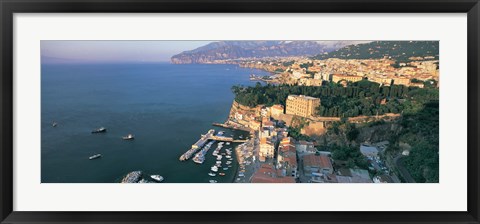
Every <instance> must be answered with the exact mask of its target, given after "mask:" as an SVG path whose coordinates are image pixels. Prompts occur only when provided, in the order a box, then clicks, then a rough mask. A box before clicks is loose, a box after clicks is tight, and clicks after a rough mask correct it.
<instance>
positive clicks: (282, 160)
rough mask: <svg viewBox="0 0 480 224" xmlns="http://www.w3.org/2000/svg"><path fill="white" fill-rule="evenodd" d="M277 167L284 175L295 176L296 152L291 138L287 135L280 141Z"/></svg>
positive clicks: (296, 167) (296, 168)
mask: <svg viewBox="0 0 480 224" xmlns="http://www.w3.org/2000/svg"><path fill="white" fill-rule="evenodd" d="M277 169H279V170H281V171H282V175H284V176H292V177H296V176H297V170H298V165H297V152H296V149H295V144H294V142H293V138H291V137H287V138H283V139H282V140H281V141H280V145H279V146H278V155H277Z"/></svg>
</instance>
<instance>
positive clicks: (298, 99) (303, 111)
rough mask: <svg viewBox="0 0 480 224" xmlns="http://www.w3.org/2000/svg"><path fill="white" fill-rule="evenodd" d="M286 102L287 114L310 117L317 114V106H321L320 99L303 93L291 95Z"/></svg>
mask: <svg viewBox="0 0 480 224" xmlns="http://www.w3.org/2000/svg"><path fill="white" fill-rule="evenodd" d="M286 104H287V110H286V114H291V115H297V116H301V117H310V116H314V115H315V113H316V109H317V107H319V106H320V99H319V98H314V97H310V96H303V95H289V96H288V97H287V102H286Z"/></svg>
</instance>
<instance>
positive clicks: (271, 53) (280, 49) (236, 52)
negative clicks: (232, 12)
mask: <svg viewBox="0 0 480 224" xmlns="http://www.w3.org/2000/svg"><path fill="white" fill-rule="evenodd" d="M336 43H337V44H332V43H331V42H325V41H220V42H213V43H210V44H208V45H205V46H203V47H200V48H197V49H194V50H191V51H185V52H182V53H180V54H177V55H174V56H173V57H172V58H171V62H172V63H174V64H192V63H197V64H208V63H215V61H216V60H227V59H238V58H263V57H288V56H312V55H317V54H322V53H324V52H330V51H334V50H337V49H339V48H340V47H344V46H346V45H348V44H350V43H351V42H348V41H347V42H345V41H343V42H336Z"/></svg>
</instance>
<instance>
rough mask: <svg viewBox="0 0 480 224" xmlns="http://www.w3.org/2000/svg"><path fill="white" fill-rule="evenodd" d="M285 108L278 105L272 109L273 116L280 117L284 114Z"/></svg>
mask: <svg viewBox="0 0 480 224" xmlns="http://www.w3.org/2000/svg"><path fill="white" fill-rule="evenodd" d="M283 111H284V108H283V106H282V105H279V104H276V105H273V106H272V107H270V113H271V115H272V116H275V117H276V116H280V115H282V114H283Z"/></svg>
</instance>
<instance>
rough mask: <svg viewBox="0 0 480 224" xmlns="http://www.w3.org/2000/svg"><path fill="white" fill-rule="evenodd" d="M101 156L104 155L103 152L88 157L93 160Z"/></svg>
mask: <svg viewBox="0 0 480 224" xmlns="http://www.w3.org/2000/svg"><path fill="white" fill-rule="evenodd" d="M100 157H102V154H95V155H93V156H90V157H88V159H89V160H92V159H98V158H100Z"/></svg>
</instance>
